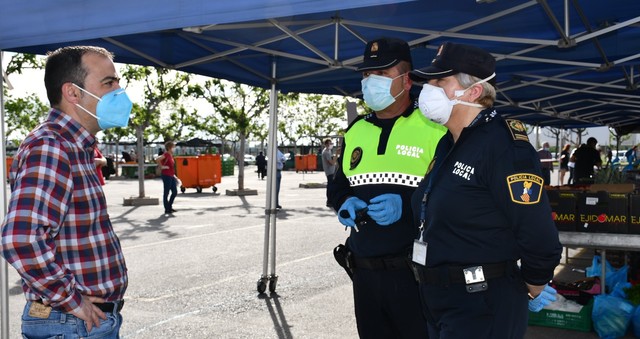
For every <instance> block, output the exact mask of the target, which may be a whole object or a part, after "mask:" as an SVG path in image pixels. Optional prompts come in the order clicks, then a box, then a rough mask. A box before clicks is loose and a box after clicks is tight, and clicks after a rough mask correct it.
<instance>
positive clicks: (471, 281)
mask: <svg viewBox="0 0 640 339" xmlns="http://www.w3.org/2000/svg"><path fill="white" fill-rule="evenodd" d="M411 77H412V79H414V81H419V82H425V83H424V86H423V89H422V91H421V93H420V97H419V106H420V110H421V111H422V113H423V114H424V115H425V116H426V117H427V118H429V119H431V120H433V121H436V122H438V123H440V124H443V125H444V126H446V127H447V128H448V129H449V131H448V133H447V134H446V135H445V136H444V137H443V138H442V139H441V140H440V142H439V143H438V146H437V149H436V153H435V156H434V161H433V163H432V164H431V165H430V168H429V173H428V174H427V176H426V177H425V180H423V182H422V183H421V184H420V186H419V187H418V189H417V190H416V191H415V193H414V195H413V198H412V207H413V211H414V218H415V222H416V224H417V225H418V226H419V228H420V229H422V230H423V231H422V233H421V236H420V237H419V238H417V239H416V240H415V242H414V246H413V253H412V261H413V267H414V272H415V273H416V277H417V278H418V280H419V282H420V290H421V297H422V302H423V306H424V310H425V313H426V317H427V321H428V324H429V335H430V337H431V338H432V339H433V338H443V339H444V338H446V339H451V338H460V339H467V338H491V339H498V338H523V337H524V334H525V331H526V328H527V317H528V313H527V308H528V309H529V310H532V311H539V310H540V309H541V308H542V307H543V306H545V305H547V304H549V303H550V302H552V301H553V300H555V293H556V292H555V290H554V289H553V288H551V287H550V286H548V285H547V283H548V282H549V281H550V280H551V279H552V277H553V273H554V269H555V267H556V266H557V265H558V263H559V261H560V257H561V253H562V246H561V245H560V241H559V239H558V232H557V230H556V227H555V225H554V223H553V221H552V219H551V209H550V207H549V202H548V199H547V196H546V193H545V192H544V191H543V179H542V177H541V169H540V162H539V161H538V156H537V154H536V150H535V149H534V148H533V146H532V145H531V144H530V143H529V140H528V137H527V133H526V130H525V128H524V126H523V125H522V123H521V122H519V121H517V120H511V119H503V118H502V117H501V116H500V115H499V114H498V112H496V110H495V109H494V108H493V107H492V106H493V102H494V100H495V96H496V92H495V88H494V84H495V59H494V58H493V56H492V55H491V54H489V53H487V52H486V51H484V50H482V49H479V48H475V47H473V46H468V45H462V44H454V43H444V44H443V45H442V46H440V49H439V51H438V54H437V56H436V57H435V59H434V60H433V61H432V64H431V65H430V66H428V67H426V68H424V69H420V70H415V71H413V72H412V73H411ZM518 260H520V265H518V264H517V261H518Z"/></svg>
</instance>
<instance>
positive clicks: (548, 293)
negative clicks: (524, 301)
mask: <svg viewBox="0 0 640 339" xmlns="http://www.w3.org/2000/svg"><path fill="white" fill-rule="evenodd" d="M556 294H558V292H557V291H556V289H555V288H553V287H551V286H549V285H546V286H545V287H544V290H542V292H541V293H540V294H539V295H538V296H537V297H536V298H535V299H533V300H529V311H531V312H540V310H541V309H542V308H543V307H545V306H547V305H549V304H551V303H552V302H554V301H556Z"/></svg>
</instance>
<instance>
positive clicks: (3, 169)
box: [0, 51, 9, 339]
mask: <svg viewBox="0 0 640 339" xmlns="http://www.w3.org/2000/svg"><path fill="white" fill-rule="evenodd" d="M2 74H4V72H2V51H0V138H1V139H0V140H3V141H4V140H5V134H4V116H5V112H4V90H3V89H4V80H3V76H2ZM6 147H7V145H6V144H5V143H4V142H3V143H2V147H0V160H2V161H0V174H1V175H4V178H6V173H8V171H9V169H8V168H7V162H6V161H4V159H5V158H6V156H7V155H6V154H7V152H6V151H7V150H6ZM6 211H7V181H6V180H2V191H1V192H0V220H4V216H5V214H6ZM0 262H2V263H1V264H0V317H1V319H0V338H2V339H9V272H8V269H7V268H8V264H7V262H6V261H4V259H0Z"/></svg>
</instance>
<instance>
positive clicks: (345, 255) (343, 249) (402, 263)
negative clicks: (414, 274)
mask: <svg viewBox="0 0 640 339" xmlns="http://www.w3.org/2000/svg"><path fill="white" fill-rule="evenodd" d="M333 256H334V258H335V259H336V261H337V262H338V264H339V265H340V266H342V268H344V269H345V271H347V274H348V275H349V277H352V276H353V270H354V269H355V268H360V269H365V270H372V271H393V270H400V269H407V268H409V267H410V265H409V257H408V255H407V254H404V255H397V256H389V257H367V258H364V257H356V256H355V255H353V252H351V251H350V250H349V248H348V247H347V246H345V245H342V244H340V245H338V246H336V248H334V249H333Z"/></svg>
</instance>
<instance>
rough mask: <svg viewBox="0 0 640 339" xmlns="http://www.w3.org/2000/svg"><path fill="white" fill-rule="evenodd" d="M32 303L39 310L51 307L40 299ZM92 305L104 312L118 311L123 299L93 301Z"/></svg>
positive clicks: (121, 306) (120, 308)
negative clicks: (101, 301)
mask: <svg viewBox="0 0 640 339" xmlns="http://www.w3.org/2000/svg"><path fill="white" fill-rule="evenodd" d="M32 303H33V304H39V306H38V308H39V310H46V309H47V308H49V309H51V306H47V305H44V304H43V303H42V301H40V300H36V301H33V302H32ZM93 305H95V306H96V307H97V308H99V309H100V310H101V311H102V312H105V313H118V312H120V311H121V310H122V308H123V307H124V300H118V301H108V302H105V303H94V304H93ZM43 307H44V308H43Z"/></svg>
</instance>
